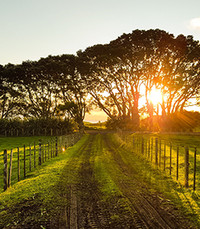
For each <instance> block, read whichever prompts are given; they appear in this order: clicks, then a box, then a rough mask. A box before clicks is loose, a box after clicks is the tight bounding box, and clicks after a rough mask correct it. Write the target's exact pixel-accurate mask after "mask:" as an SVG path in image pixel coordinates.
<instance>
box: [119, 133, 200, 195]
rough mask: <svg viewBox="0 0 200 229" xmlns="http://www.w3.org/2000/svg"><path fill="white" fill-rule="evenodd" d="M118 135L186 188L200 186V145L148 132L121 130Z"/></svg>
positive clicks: (135, 150)
mask: <svg viewBox="0 0 200 229" xmlns="http://www.w3.org/2000/svg"><path fill="white" fill-rule="evenodd" d="M117 134H118V136H119V137H120V138H121V139H122V140H123V141H124V142H126V145H127V147H129V148H131V150H133V152H136V153H137V154H139V155H140V156H142V157H143V158H145V159H146V160H148V161H149V162H150V163H151V164H152V165H153V166H155V168H157V169H160V170H161V171H163V172H165V174H166V175H169V176H171V177H172V178H173V179H175V180H176V181H178V182H179V184H180V185H183V186H185V187H186V188H192V189H193V190H196V188H197V185H198V187H199V188H200V182H199V183H197V177H198V176H199V177H200V170H198V169H197V168H199V167H200V155H199V154H198V152H200V147H199V148H198V146H188V145H187V146H185V145H182V144H175V143H173V142H172V141H167V140H165V139H162V138H161V137H155V136H152V135H148V134H144V135H141V134H138V135H126V134H125V133H122V132H121V131H120V132H118V133H117Z"/></svg>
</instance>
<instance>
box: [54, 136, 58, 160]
mask: <svg viewBox="0 0 200 229" xmlns="http://www.w3.org/2000/svg"><path fill="white" fill-rule="evenodd" d="M55 156H58V137H57V136H56V155H55Z"/></svg>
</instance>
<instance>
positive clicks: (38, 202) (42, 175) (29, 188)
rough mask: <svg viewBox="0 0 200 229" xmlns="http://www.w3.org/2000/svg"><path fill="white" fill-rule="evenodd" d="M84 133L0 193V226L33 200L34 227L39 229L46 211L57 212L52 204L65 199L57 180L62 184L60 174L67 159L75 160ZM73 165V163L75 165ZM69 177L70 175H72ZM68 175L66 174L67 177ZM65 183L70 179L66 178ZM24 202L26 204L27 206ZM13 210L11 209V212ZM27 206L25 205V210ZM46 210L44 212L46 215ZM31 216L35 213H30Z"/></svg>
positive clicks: (14, 219)
mask: <svg viewBox="0 0 200 229" xmlns="http://www.w3.org/2000/svg"><path fill="white" fill-rule="evenodd" d="M87 138H88V136H86V135H85V136H84V137H83V138H82V139H81V140H80V141H79V142H78V143H77V144H76V145H74V146H73V147H69V148H68V149H67V150H66V151H65V152H63V153H61V154H59V155H58V157H55V158H53V159H52V160H51V161H47V162H45V163H44V164H42V165H41V166H40V167H38V168H37V169H36V170H35V171H33V172H31V173H30V174H29V178H27V179H25V180H22V181H20V182H18V183H16V184H14V185H13V186H12V187H10V188H8V190H7V191H6V192H3V193H1V194H0V225H1V226H2V225H3V226H4V227H5V226H6V225H9V222H12V223H15V222H16V224H17V222H18V220H19V218H20V217H23V215H20V214H21V213H20V212H18V211H17V210H16V208H17V206H19V208H25V207H28V206H29V204H31V203H32V201H34V205H33V206H35V209H33V210H32V211H35V212H34V214H33V216H32V217H33V219H29V220H30V221H31V220H35V221H34V222H37V219H35V218H34V217H36V218H37V217H38V219H40V221H41V222H38V223H39V227H38V228H40V227H41V228H42V225H43V223H44V222H46V220H47V218H48V217H49V215H48V214H49V213H51V214H52V215H57V214H59V212H58V211H57V208H56V207H55V206H64V205H65V204H66V201H67V198H63V196H61V195H59V193H60V189H61V187H60V186H58V183H62V182H63V181H62V173H63V170H64V168H65V167H66V164H67V163H68V161H69V160H73V161H74V163H75V162H76V161H77V159H78V158H77V152H78V150H79V149H80V147H81V146H82V145H83V144H84V142H85V141H86V140H87ZM75 166H76V164H75ZM72 177H73V176H72ZM69 178H70V177H68V179H69ZM68 182H71V180H70V179H69V180H68ZM27 205H28V206H27ZM12 209H13V212H12ZM30 210H31V209H29V208H27V211H30ZM47 212H48V214H47ZM34 215H35V216H34Z"/></svg>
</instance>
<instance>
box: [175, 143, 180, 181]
mask: <svg viewBox="0 0 200 229" xmlns="http://www.w3.org/2000/svg"><path fill="white" fill-rule="evenodd" d="M178 169H179V146H177V151H176V180H178V175H179V174H178V172H179V171H178Z"/></svg>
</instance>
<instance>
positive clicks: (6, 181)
mask: <svg viewBox="0 0 200 229" xmlns="http://www.w3.org/2000/svg"><path fill="white" fill-rule="evenodd" d="M3 156H4V157H3V159H4V173H3V175H4V191H6V189H7V188H8V154H7V150H6V149H5V150H4V155H3Z"/></svg>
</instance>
